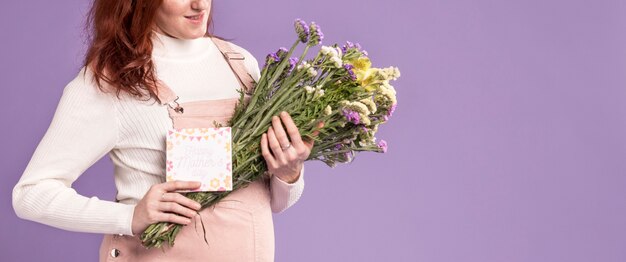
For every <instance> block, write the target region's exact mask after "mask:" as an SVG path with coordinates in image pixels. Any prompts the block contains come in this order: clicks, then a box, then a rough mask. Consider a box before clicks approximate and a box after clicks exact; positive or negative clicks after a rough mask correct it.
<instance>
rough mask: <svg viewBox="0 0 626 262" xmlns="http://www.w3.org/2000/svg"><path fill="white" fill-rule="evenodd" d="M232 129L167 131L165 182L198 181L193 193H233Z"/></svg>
mask: <svg viewBox="0 0 626 262" xmlns="http://www.w3.org/2000/svg"><path fill="white" fill-rule="evenodd" d="M231 150H232V147H231V129H230V127H220V128H183V129H170V130H169V131H168V132H167V139H166V152H167V158H166V165H167V167H166V180H167V181H173V180H183V181H200V182H202V186H201V187H200V188H199V189H198V190H194V191H231V190H232V185H233V183H232V177H233V176H232V153H231Z"/></svg>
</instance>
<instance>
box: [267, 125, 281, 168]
mask: <svg viewBox="0 0 626 262" xmlns="http://www.w3.org/2000/svg"><path fill="white" fill-rule="evenodd" d="M267 140H268V144H269V146H270V148H271V149H272V155H274V159H275V160H276V162H277V163H284V162H285V156H284V154H283V149H282V148H281V147H280V143H279V142H278V139H276V133H274V129H273V128H272V127H270V128H269V130H268V131H267Z"/></svg>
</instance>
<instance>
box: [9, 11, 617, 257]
mask: <svg viewBox="0 0 626 262" xmlns="http://www.w3.org/2000/svg"><path fill="white" fill-rule="evenodd" d="M87 2H88V1H85V0H63V1H43V0H34V1H8V2H6V3H3V4H2V8H1V9H0V29H1V31H0V32H1V37H2V41H1V48H0V58H1V60H0V61H1V62H0V74H1V77H0V87H1V90H2V91H3V92H4V94H3V96H2V98H3V99H2V110H0V115H1V116H2V128H1V129H0V132H1V133H0V137H1V139H2V140H1V145H2V147H3V150H2V158H0V161H1V162H0V164H1V166H2V169H3V171H2V174H3V178H2V180H1V181H2V182H1V184H0V192H2V196H1V197H0V221H2V233H0V254H1V255H0V257H1V260H3V261H70V262H71V261H96V260H97V250H98V247H99V243H100V239H101V237H100V235H96V234H84V233H73V232H66V231H62V230H58V229H54V228H51V227H48V226H44V225H40V224H36V223H33V222H29V221H24V220H20V219H18V218H17V217H16V216H15V214H14V212H13V210H12V208H11V203H10V199H11V196H10V195H11V189H12V187H13V185H14V184H15V183H16V182H17V180H18V179H19V177H20V176H21V174H22V172H23V170H24V168H25V167H26V164H27V163H28V160H29V159H30V156H31V155H32V153H33V151H34V149H35V147H36V146H37V144H38V142H39V140H40V139H41V137H42V136H43V134H44V132H45V131H46V129H47V127H48V124H49V123H50V120H51V117H52V115H53V113H54V110H55V108H56V104H57V103H58V99H59V97H60V96H61V92H62V89H63V87H64V86H65V84H67V83H68V82H69V81H70V80H71V79H72V78H73V77H74V76H75V75H76V74H77V71H78V69H79V67H80V64H81V61H82V55H83V52H84V47H83V42H84V40H83V39H84V38H83V37H82V29H81V27H82V23H83V20H84V13H85V11H86V7H87V5H88V3H87ZM214 12H215V14H214V15H215V22H216V24H215V28H216V32H217V33H218V34H219V35H221V36H224V37H228V38H233V39H234V42H235V43H237V44H240V45H242V46H244V47H245V48H247V49H248V50H250V51H251V52H252V53H253V54H254V55H255V56H256V57H258V58H259V59H260V60H261V58H262V57H264V55H265V54H266V53H268V52H270V51H274V50H275V49H276V48H277V47H279V46H281V45H288V44H290V43H292V41H293V39H294V33H293V32H292V29H291V23H292V21H293V19H295V18H297V17H301V18H303V19H305V20H308V21H310V20H314V21H316V22H318V24H320V25H321V26H322V29H323V30H324V32H325V34H326V36H327V38H326V41H325V43H333V42H344V41H345V40H351V41H355V42H359V43H361V44H362V45H363V46H364V47H365V48H366V49H367V50H368V51H369V52H370V54H371V57H372V59H373V61H374V63H375V64H376V65H378V66H389V65H396V66H398V67H400V69H401V70H402V74H403V75H402V77H401V79H400V80H399V81H397V82H396V83H395V86H396V89H397V91H398V95H399V100H400V106H399V108H398V110H397V111H396V114H395V115H394V117H393V118H392V121H391V122H390V123H389V124H387V125H386V126H384V127H382V128H381V131H380V134H379V138H384V139H386V140H387V141H388V142H389V144H390V146H389V150H390V152H388V153H387V154H383V155H377V154H373V153H366V154H361V155H359V156H358V157H357V159H356V160H355V162H353V163H352V164H350V165H347V166H341V167H338V168H335V169H329V168H326V167H325V166H323V165H322V164H320V163H308V164H307V172H306V183H307V186H306V189H305V193H304V195H303V198H302V199H301V200H300V201H299V202H298V203H297V205H295V206H294V207H292V208H291V209H290V210H288V211H286V212H285V213H282V214H278V215H276V216H275V227H276V260H277V261H428V262H438V261H450V262H453V261H454V262H455V261H476V262H478V261H481V262H484V261H533V262H539V261H569V262H573V261H603V262H609V261H626V248H625V247H626V161H625V158H626V88H625V86H626V37H625V32H626V15H624V14H626V2H624V1H582V0H523V1H521V0H519V1H497V0H475V1H435V0H431V1H400V0H390V1H380V0H379V1H369V0H368V1H363V0H349V1H330V0H318V1H288V0H281V1H242V0H228V1H215V9H214ZM111 168H112V165H111V163H110V160H109V159H108V157H105V158H104V159H103V160H102V161H100V162H98V163H97V164H96V165H94V166H93V167H92V168H91V169H89V170H88V171H87V172H86V173H85V174H84V175H83V176H82V177H81V178H80V179H79V180H78V181H77V182H76V183H75V185H74V186H75V188H76V189H77V191H78V192H80V193H82V194H85V195H98V196H99V197H101V198H105V199H113V194H114V191H115V190H114V185H113V178H112V169H111Z"/></svg>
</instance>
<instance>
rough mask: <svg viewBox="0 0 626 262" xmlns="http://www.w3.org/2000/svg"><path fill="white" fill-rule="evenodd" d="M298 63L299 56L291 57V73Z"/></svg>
mask: <svg viewBox="0 0 626 262" xmlns="http://www.w3.org/2000/svg"><path fill="white" fill-rule="evenodd" d="M297 64H298V58H297V57H292V58H289V70H288V71H289V73H291V71H293V69H294V68H296V65H297Z"/></svg>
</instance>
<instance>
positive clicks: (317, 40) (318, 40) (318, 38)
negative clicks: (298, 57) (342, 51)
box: [309, 22, 324, 46]
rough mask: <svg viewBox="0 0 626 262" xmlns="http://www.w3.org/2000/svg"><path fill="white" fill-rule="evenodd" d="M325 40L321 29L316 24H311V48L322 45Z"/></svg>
mask: <svg viewBox="0 0 626 262" xmlns="http://www.w3.org/2000/svg"><path fill="white" fill-rule="evenodd" d="M323 39H324V33H322V30H321V29H320V27H319V26H318V25H317V24H315V22H311V25H310V32H309V46H315V45H319V44H322V40H323Z"/></svg>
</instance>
